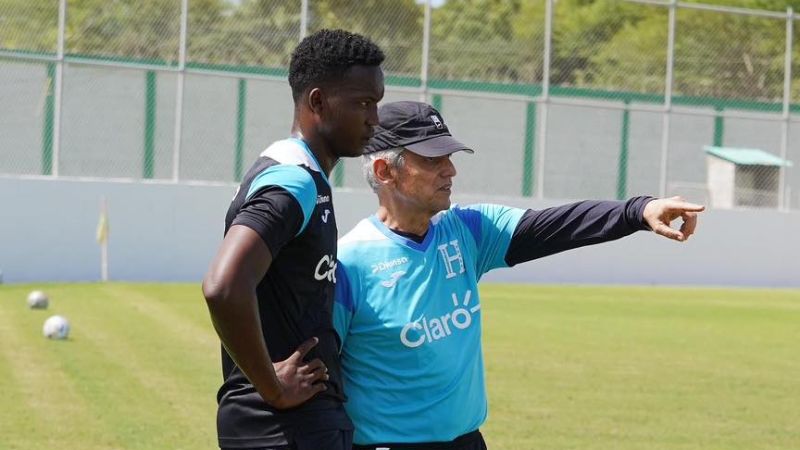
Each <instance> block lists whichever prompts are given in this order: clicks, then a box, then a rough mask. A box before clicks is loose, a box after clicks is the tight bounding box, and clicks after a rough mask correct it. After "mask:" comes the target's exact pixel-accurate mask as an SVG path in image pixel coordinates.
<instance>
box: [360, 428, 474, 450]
mask: <svg viewBox="0 0 800 450" xmlns="http://www.w3.org/2000/svg"><path fill="white" fill-rule="evenodd" d="M385 449H388V450H487V449H486V442H485V441H484V440H483V436H482V435H481V432H480V431H478V430H475V431H473V432H471V433H467V434H465V435H462V436H459V437H457V438H455V439H454V440H452V441H450V442H420V443H415V444H372V445H353V450H385Z"/></svg>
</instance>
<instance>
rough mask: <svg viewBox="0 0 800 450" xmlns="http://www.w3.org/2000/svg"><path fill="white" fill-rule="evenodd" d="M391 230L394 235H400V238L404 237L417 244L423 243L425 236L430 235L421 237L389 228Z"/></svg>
mask: <svg viewBox="0 0 800 450" xmlns="http://www.w3.org/2000/svg"><path fill="white" fill-rule="evenodd" d="M389 229H390V230H392V233H394V234H396V235H399V236H403V237H404V238H406V239H411V240H412V241H414V242H416V243H417V244H420V243H422V241H424V240H425V236H426V235H427V234H428V233H427V232H426V233H425V234H423V235H422V236H420V235H418V234H414V233H407V232H405V231H400V230H395V229H394V228H389Z"/></svg>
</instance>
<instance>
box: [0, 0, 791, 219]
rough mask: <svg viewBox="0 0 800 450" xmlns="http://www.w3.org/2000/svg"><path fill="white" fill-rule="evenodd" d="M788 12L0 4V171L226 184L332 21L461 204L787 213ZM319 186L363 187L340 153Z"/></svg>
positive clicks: (272, 1) (236, 0)
mask: <svg viewBox="0 0 800 450" xmlns="http://www.w3.org/2000/svg"><path fill="white" fill-rule="evenodd" d="M762 3H765V2H762ZM797 18H798V16H795V14H794V12H793V11H792V9H791V8H790V9H787V10H785V11H760V10H748V9H742V8H730V7H721V6H710V5H704V4H699V3H687V2H681V1H674V0H672V1H668V0H633V1H621V0H617V1H614V0H596V1H594V2H585V1H578V0H559V1H558V2H555V1H554V0H526V1H520V0H494V1H489V0H446V1H443V2H436V1H433V4H432V2H431V0H427V1H424V2H423V1H419V2H418V1H414V0H371V1H369V2H353V1H348V0H139V1H133V0H120V1H114V2H108V1H104V0H82V1H78V0H60V1H58V0H53V1H48V2H44V1H42V2H29V1H26V0H0V102H2V104H3V108H0V174H5V175H11V176H45V177H101V178H126V179H143V180H148V179H154V180H165V181H172V182H234V181H236V180H238V179H240V177H241V176H242V173H243V172H244V171H245V170H246V169H247V166H248V165H249V164H250V163H251V162H252V161H253V160H254V159H255V157H256V156H257V155H258V153H259V152H260V151H261V150H263V148H264V147H265V146H266V145H268V144H269V143H270V142H272V141H274V140H276V139H280V138H283V137H285V135H286V133H287V132H288V130H289V128H290V124H291V119H292V102H291V95H290V92H289V88H288V83H286V75H287V73H288V70H287V67H288V61H289V56H290V54H291V51H292V49H293V48H294V46H295V45H296V44H297V43H298V41H299V40H300V39H301V38H302V37H303V36H305V35H307V34H308V33H310V32H314V31H316V30H318V29H321V28H326V27H328V28H330V27H337V28H345V29H348V30H352V31H356V32H361V33H363V34H366V35H368V36H370V37H371V38H372V39H373V40H374V41H376V42H377V43H378V44H379V45H380V46H381V47H382V48H383V49H384V51H385V53H386V54H387V59H386V62H385V65H384V70H385V72H386V75H387V76H386V90H387V94H386V97H385V101H393V100H399V99H415V100H419V99H424V100H426V101H428V102H430V103H432V104H433V105H434V106H436V107H437V108H439V109H440V110H441V111H442V114H443V115H444V117H445V120H446V121H447V122H448V124H449V125H450V127H451V128H452V129H453V131H454V133H455V134H456V135H457V136H458V137H459V139H461V140H463V141H466V142H469V143H470V144H471V145H472V146H473V147H475V148H476V149H477V150H478V152H477V153H476V154H475V155H470V156H467V155H459V156H458V157H457V160H456V164H457V167H458V169H459V176H458V177H457V178H456V188H457V189H458V190H459V191H460V192H470V193H489V194H495V195H507V196H520V195H521V196H535V197H538V198H559V199H565V198H625V197H627V196H630V195H636V194H639V193H650V194H656V195H662V196H663V195H672V194H682V195H685V196H687V197H689V198H690V199H696V200H698V201H705V202H708V204H710V205H712V206H717V207H769V208H783V209H787V208H800V196H798V192H800V174H798V173H795V172H797V169H792V167H791V165H790V163H789V161H791V160H794V161H800V144H796V142H797V141H798V140H797V139H793V138H794V137H797V136H798V133H800V125H798V116H797V112H798V111H800V104H798V103H796V102H798V101H800V79H798V78H797V77H795V74H796V73H797V70H795V69H797V65H798V64H799V63H800V57H798V56H800V48H798V47H800V46H796V45H794V43H795V42H796V41H797V38H798V31H797V30H795V27H794V25H795V21H796V20H797ZM711 147H716V148H721V147H731V148H746V149H751V150H752V149H760V150H763V151H764V153H763V154H761V159H759V158H756V157H754V156H753V155H754V154H755V153H754V152H752V151H749V152H747V155H749V157H750V158H749V159H747V158H744V157H743V156H742V154H741V152H739V151H738V150H731V149H730V148H728V149H723V150H724V151H723V152H717V153H716V154H714V153H711V152H710V151H709V148H711ZM737 152H738V153H737ZM720 155H721V156H720ZM754 158H755V159H754ZM333 180H334V183H335V184H336V185H337V186H340V187H341V186H343V187H352V188H366V185H365V183H364V181H363V180H362V179H361V175H360V167H359V162H358V161H356V160H347V161H343V162H342V163H340V164H339V165H338V166H337V167H336V169H335V171H334V175H333ZM793 187H794V189H792V188H793Z"/></svg>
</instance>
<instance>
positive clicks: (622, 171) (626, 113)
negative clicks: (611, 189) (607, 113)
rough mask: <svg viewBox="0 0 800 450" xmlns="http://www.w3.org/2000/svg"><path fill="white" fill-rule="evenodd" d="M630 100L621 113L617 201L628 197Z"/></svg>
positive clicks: (626, 101)
mask: <svg viewBox="0 0 800 450" xmlns="http://www.w3.org/2000/svg"><path fill="white" fill-rule="evenodd" d="M629 108H630V100H625V109H624V110H623V111H622V137H621V139H620V146H619V165H618V169H617V200H624V199H625V197H626V196H627V195H628V140H629V136H630V124H631V111H630V109H629Z"/></svg>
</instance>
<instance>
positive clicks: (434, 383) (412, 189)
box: [334, 102, 703, 450]
mask: <svg viewBox="0 0 800 450" xmlns="http://www.w3.org/2000/svg"><path fill="white" fill-rule="evenodd" d="M378 115H379V121H380V125H379V126H378V128H377V130H376V134H375V136H373V138H372V140H371V141H370V144H369V145H368V146H367V149H366V151H365V156H364V159H365V165H364V171H365V175H366V177H367V180H368V182H369V184H370V186H371V187H372V189H373V190H374V191H375V193H376V194H377V195H378V202H379V206H378V211H377V212H376V213H375V214H374V215H373V216H370V217H368V218H366V219H364V220H362V221H361V222H360V223H358V224H357V225H356V227H355V228H354V229H353V230H352V231H350V232H349V233H348V234H347V235H345V236H344V237H343V238H342V239H340V240H339V265H338V268H337V275H336V278H337V283H336V303H335V305H334V325H335V327H336V330H337V332H338V333H339V335H340V337H341V340H342V350H341V357H342V368H343V377H344V384H345V392H346V393H347V395H348V397H349V401H348V403H347V404H346V408H347V411H348V413H349V414H350V416H351V417H352V419H353V422H354V423H355V427H356V433H355V439H354V442H355V444H356V445H355V446H354V449H358V450H362V449H381V448H384V449H386V448H389V449H395V448H402V449H430V448H437V449H462V450H478V449H485V448H486V444H485V443H484V441H483V438H482V436H481V434H480V432H479V431H478V428H479V427H480V426H481V424H483V422H484V421H485V420H486V415H487V401H486V389H485V383H484V369H483V358H482V351H481V302H480V298H479V294H478V280H479V279H480V277H481V276H482V275H483V274H484V273H486V272H488V271H489V270H491V269H494V268H498V267H510V266H513V265H515V264H518V263H520V262H524V261H530V260H533V259H536V258H540V257H543V256H547V255H552V254H554V253H558V252H561V251H564V250H568V249H572V248H577V247H581V246H584V245H590V244H596V243H600V242H606V241H610V240H614V239H618V238H621V237H623V236H627V235H629V234H631V233H633V232H635V231H638V230H647V229H650V230H653V231H655V232H656V233H658V234H661V235H663V236H666V237H668V238H671V239H675V240H678V241H684V240H686V239H687V238H688V237H689V235H691V234H692V232H693V231H694V228H695V226H696V223H697V216H696V214H697V213H698V212H700V211H702V210H703V207H702V206H700V205H694V204H690V203H686V202H683V201H681V200H679V199H653V198H651V197H635V198H632V199H630V200H628V201H626V202H616V201H605V202H604V201H584V202H579V203H574V204H570V205H565V206H561V207H556V208H549V209H544V210H539V211H534V210H524V209H518V208H511V207H507V206H500V205H490V204H479V205H470V206H457V205H454V206H451V205H450V194H451V188H452V182H453V177H455V175H456V169H455V167H454V165H453V163H452V161H451V160H450V156H451V155H452V154H453V153H455V152H458V151H465V152H468V153H472V150H471V149H470V148H469V147H467V146H465V145H464V144H462V143H460V142H459V141H457V140H456V139H454V138H453V137H452V136H451V135H450V133H449V131H448V128H447V125H445V122H444V119H443V118H442V116H441V115H440V114H439V112H438V111H436V110H435V109H434V108H433V107H431V106H430V105H427V104H424V103H418V102H397V103H389V104H387V105H384V106H383V107H381V108H380V110H379V112H378ZM678 217H682V218H683V225H682V226H681V228H680V229H679V230H675V229H672V228H670V226H669V224H670V222H671V221H672V220H674V219H676V218H678Z"/></svg>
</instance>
